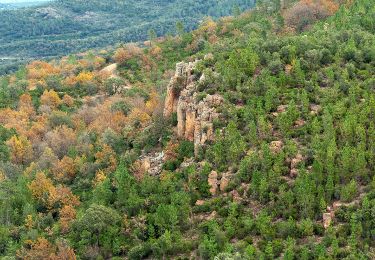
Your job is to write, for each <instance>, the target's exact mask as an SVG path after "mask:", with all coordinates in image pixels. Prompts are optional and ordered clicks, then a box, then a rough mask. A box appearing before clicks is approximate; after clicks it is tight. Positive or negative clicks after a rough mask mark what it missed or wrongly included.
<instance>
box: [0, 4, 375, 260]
mask: <svg viewBox="0 0 375 260" xmlns="http://www.w3.org/2000/svg"><path fill="white" fill-rule="evenodd" d="M274 3H277V2H274ZM339 4H341V5H340V6H339ZM374 15H375V6H374V5H373V1H372V0H356V1H345V2H335V1H327V0H320V1H306V0H303V1H298V2H297V3H294V4H290V5H288V6H283V5H277V4H275V5H272V6H270V5H269V3H268V2H265V3H264V4H262V3H258V5H257V8H256V9H255V10H253V11H250V12H245V13H243V14H241V15H237V16H235V17H225V18H222V19H219V20H218V21H216V22H215V21H213V20H206V21H205V22H204V23H203V24H202V25H201V26H200V27H199V28H198V29H197V30H195V31H193V32H191V33H181V35H178V36H176V37H165V38H163V39H160V40H157V41H156V40H154V41H152V42H151V45H150V46H149V47H146V48H143V49H141V48H139V47H137V46H136V45H133V44H128V45H124V46H121V47H119V48H117V49H116V50H115V51H100V52H98V53H94V52H89V53H84V54H81V55H70V56H68V57H64V58H62V59H61V60H55V61H53V62H49V63H47V62H43V61H33V62H31V63H30V64H28V65H27V66H26V67H25V68H22V69H20V70H19V71H17V72H16V73H15V74H13V75H9V76H5V77H2V78H1V80H0V105H1V110H0V124H1V126H0V255H1V256H4V258H5V259H7V258H12V257H14V256H15V255H16V256H17V257H18V258H20V259H75V258H79V259H215V260H216V259H267V260H271V259H374V258H375V242H374V241H375V239H374V234H375V222H374V212H375V192H374V189H375V175H374V169H375V134H374V133H375V123H374V118H375V109H374V108H375V93H374V89H375V35H374V33H375V27H374V19H373V17H374ZM307 18H308V19H307Z"/></svg>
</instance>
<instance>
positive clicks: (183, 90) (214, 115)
mask: <svg viewBox="0 0 375 260" xmlns="http://www.w3.org/2000/svg"><path fill="white" fill-rule="evenodd" d="M196 63H197V62H190V63H183V62H182V63H178V64H177V66H176V72H175V75H174V76H173V77H172V79H171V81H170V83H169V85H168V87H167V97H166V100H165V106H164V116H165V117H170V116H171V115H172V114H173V113H176V114H177V135H178V137H179V138H184V139H187V140H189V141H192V142H194V147H195V152H196V154H197V152H198V151H199V147H201V146H202V145H204V144H205V143H206V142H207V141H210V140H213V138H214V126H213V121H214V120H215V119H218V118H219V117H220V114H219V113H218V112H217V109H216V108H217V107H218V106H220V105H221V104H222V103H223V101H224V100H223V98H222V97H221V96H219V95H217V94H215V95H207V96H206V97H205V98H203V99H202V100H199V101H198V97H197V95H198V90H197V87H198V85H199V84H200V83H202V82H203V81H205V80H206V77H205V76H204V75H202V76H201V77H200V79H198V78H197V76H196V75H194V73H193V70H194V67H195V65H196Z"/></svg>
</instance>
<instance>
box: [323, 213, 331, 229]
mask: <svg viewBox="0 0 375 260" xmlns="http://www.w3.org/2000/svg"><path fill="white" fill-rule="evenodd" d="M332 219H333V215H332V213H331V212H326V213H323V227H324V228H325V229H327V228H328V227H329V226H331V223H332Z"/></svg>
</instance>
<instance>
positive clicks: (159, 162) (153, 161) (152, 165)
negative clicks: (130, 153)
mask: <svg viewBox="0 0 375 260" xmlns="http://www.w3.org/2000/svg"><path fill="white" fill-rule="evenodd" d="M139 160H140V162H141V167H142V170H143V171H144V172H147V173H148V174H150V175H152V176H157V175H159V174H160V173H161V172H162V169H163V163H164V152H160V153H153V154H148V155H143V156H141V157H140V158H139Z"/></svg>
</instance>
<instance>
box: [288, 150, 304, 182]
mask: <svg viewBox="0 0 375 260" xmlns="http://www.w3.org/2000/svg"><path fill="white" fill-rule="evenodd" d="M302 161H303V156H302V154H300V153H298V154H297V155H296V157H294V158H293V159H292V160H291V162H290V176H291V177H296V176H297V175H298V165H299V163H301V162H302Z"/></svg>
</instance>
